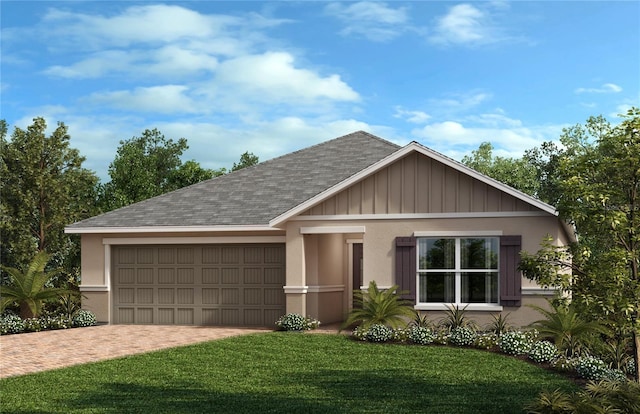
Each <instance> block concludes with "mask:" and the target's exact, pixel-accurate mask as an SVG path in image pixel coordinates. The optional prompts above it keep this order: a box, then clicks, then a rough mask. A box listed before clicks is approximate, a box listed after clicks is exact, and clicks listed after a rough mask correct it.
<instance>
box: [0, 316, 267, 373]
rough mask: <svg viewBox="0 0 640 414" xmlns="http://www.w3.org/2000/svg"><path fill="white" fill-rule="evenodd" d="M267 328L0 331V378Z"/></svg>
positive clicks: (130, 327) (112, 327)
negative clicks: (14, 333)
mask: <svg viewBox="0 0 640 414" xmlns="http://www.w3.org/2000/svg"><path fill="white" fill-rule="evenodd" d="M254 332H268V330H267V329H245V328H226V327H196V326H146V325H144V326H143V325H103V326H92V327H88V328H75V329H63V330H56V331H44V332H33V333H25V334H19V335H3V336H0V378H5V377H11V376H14V375H23V374H30V373H33V372H38V371H45V370H49V369H55V368H61V367H66V366H70V365H76V364H83V363H87V362H95V361H101V360H103V359H111V358H117V357H122V356H125V355H132V354H140V353H143V352H149V351H155V350H158V349H164V348H171V347H176V346H181V345H189V344H194V343H197V342H204V341H210V340H213V339H221V338H226V337H229V336H235V335H243V334H249V333H254Z"/></svg>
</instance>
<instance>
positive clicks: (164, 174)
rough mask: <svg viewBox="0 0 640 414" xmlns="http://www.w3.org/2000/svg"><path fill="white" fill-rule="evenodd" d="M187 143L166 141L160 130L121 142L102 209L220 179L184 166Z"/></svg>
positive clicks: (195, 166)
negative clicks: (207, 180)
mask: <svg viewBox="0 0 640 414" xmlns="http://www.w3.org/2000/svg"><path fill="white" fill-rule="evenodd" d="M187 148H189V146H188V145H187V140H186V139H185V138H180V139H178V140H177V141H174V140H172V139H166V138H165V137H164V135H163V134H162V133H161V132H160V131H158V130H157V129H155V128H154V129H152V130H149V129H146V130H145V131H144V132H143V133H142V136H140V137H132V138H131V139H129V140H126V141H120V146H119V147H118V149H117V153H116V157H115V159H114V160H113V162H112V163H111V164H110V165H109V176H110V177H111V181H110V182H108V183H107V184H106V185H105V186H104V189H103V196H102V203H101V204H102V206H103V209H105V210H113V209H115V208H119V207H123V206H126V205H129V204H132V203H136V202H138V201H142V200H146V199H148V198H151V197H155V196H158V195H160V194H164V193H167V192H169V191H173V190H177V189H178V188H181V187H184V186H187V185H191V184H195V183H197V182H199V181H202V180H205V179H209V178H212V177H213V176H214V175H220V174H221V173H223V172H224V171H219V172H214V171H212V170H208V169H204V168H201V167H200V165H199V164H198V163H197V162H195V161H187V162H186V163H184V164H183V163H182V161H181V159H180V157H181V155H182V153H183V152H184V151H185V150H186V149H187Z"/></svg>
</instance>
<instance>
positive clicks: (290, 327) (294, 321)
mask: <svg viewBox="0 0 640 414" xmlns="http://www.w3.org/2000/svg"><path fill="white" fill-rule="evenodd" d="M319 326H320V321H318V320H316V319H313V318H311V317H308V316H307V317H304V316H302V315H300V314H298V313H287V314H286V315H283V316H281V317H280V318H278V320H277V321H276V327H277V328H278V330H279V331H308V330H311V329H317V328H318V327H319Z"/></svg>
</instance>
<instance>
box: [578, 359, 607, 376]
mask: <svg viewBox="0 0 640 414" xmlns="http://www.w3.org/2000/svg"><path fill="white" fill-rule="evenodd" d="M608 371H609V367H608V366H607V364H606V363H605V362H604V361H603V360H601V359H599V358H595V357H592V356H584V357H580V358H578V363H577V364H576V372H577V373H578V375H580V376H581V377H582V378H586V379H590V380H594V381H600V380H602V379H604V378H607V374H608Z"/></svg>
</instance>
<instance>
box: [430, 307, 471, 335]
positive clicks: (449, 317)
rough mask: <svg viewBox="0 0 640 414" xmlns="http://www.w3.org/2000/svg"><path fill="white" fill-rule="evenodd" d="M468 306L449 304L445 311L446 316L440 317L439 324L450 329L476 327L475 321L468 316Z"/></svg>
mask: <svg viewBox="0 0 640 414" xmlns="http://www.w3.org/2000/svg"><path fill="white" fill-rule="evenodd" d="M467 306H469V305H467ZM467 306H465V307H464V308H462V309H461V308H460V307H459V306H458V305H455V306H454V305H452V306H448V307H447V310H446V312H445V314H446V316H445V317H444V318H442V319H440V321H439V325H440V326H441V327H443V328H446V329H448V330H449V331H452V330H453V329H455V328H461V327H466V328H472V329H476V324H475V322H473V321H472V320H470V319H469V318H467V316H466V313H467Z"/></svg>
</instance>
